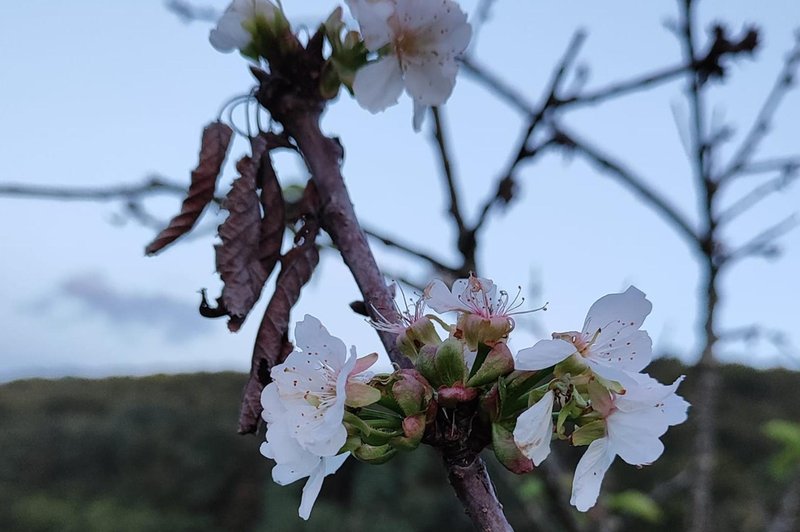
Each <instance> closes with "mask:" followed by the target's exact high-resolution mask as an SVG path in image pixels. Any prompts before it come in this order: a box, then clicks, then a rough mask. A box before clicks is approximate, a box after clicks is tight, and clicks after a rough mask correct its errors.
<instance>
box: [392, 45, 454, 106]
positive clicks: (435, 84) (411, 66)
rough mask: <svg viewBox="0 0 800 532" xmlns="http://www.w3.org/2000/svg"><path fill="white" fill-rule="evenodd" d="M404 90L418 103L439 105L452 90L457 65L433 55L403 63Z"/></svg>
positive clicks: (452, 61)
mask: <svg viewBox="0 0 800 532" xmlns="http://www.w3.org/2000/svg"><path fill="white" fill-rule="evenodd" d="M404 67H405V69H404V76H403V79H404V81H405V85H406V91H407V92H408V94H409V95H410V96H411V97H412V98H413V99H414V102H415V103H419V104H420V105H427V106H431V105H441V104H443V103H444V102H445V101H447V98H449V97H450V94H451V93H452V92H453V87H454V86H455V84H456V74H457V73H458V65H457V64H456V62H455V61H454V60H446V59H442V58H441V57H437V56H434V55H430V56H426V57H423V58H419V59H417V60H415V61H414V62H411V61H408V62H406V63H405V64H404Z"/></svg>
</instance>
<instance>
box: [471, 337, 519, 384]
mask: <svg viewBox="0 0 800 532" xmlns="http://www.w3.org/2000/svg"><path fill="white" fill-rule="evenodd" d="M512 371H514V356H513V355H512V354H511V351H509V349H508V346H507V345H506V344H504V343H499V344H495V346H494V347H492V350H491V351H489V354H488V355H486V359H485V360H484V361H483V364H481V367H480V368H478V371H476V372H475V374H474V375H473V376H472V377H470V378H469V380H468V381H467V386H482V385H484V384H489V383H490V382H494V381H496V380H497V379H498V378H499V377H503V376H505V375H508V374H509V373H511V372H512Z"/></svg>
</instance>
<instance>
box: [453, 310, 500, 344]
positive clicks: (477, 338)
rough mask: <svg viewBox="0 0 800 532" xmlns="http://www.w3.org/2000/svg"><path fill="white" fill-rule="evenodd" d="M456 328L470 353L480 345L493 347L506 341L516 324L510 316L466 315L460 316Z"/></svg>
mask: <svg viewBox="0 0 800 532" xmlns="http://www.w3.org/2000/svg"><path fill="white" fill-rule="evenodd" d="M456 327H457V329H458V331H460V332H461V336H462V338H463V339H464V341H465V342H466V344H467V347H468V348H469V349H470V351H475V350H476V349H477V348H478V344H487V345H492V344H494V343H497V342H499V341H501V340H504V339H505V338H506V337H507V336H508V333H510V332H511V330H512V329H513V328H514V322H513V321H512V320H511V318H509V317H508V316H490V317H483V316H480V315H478V314H468V313H464V314H461V316H459V318H458V323H457V325H456Z"/></svg>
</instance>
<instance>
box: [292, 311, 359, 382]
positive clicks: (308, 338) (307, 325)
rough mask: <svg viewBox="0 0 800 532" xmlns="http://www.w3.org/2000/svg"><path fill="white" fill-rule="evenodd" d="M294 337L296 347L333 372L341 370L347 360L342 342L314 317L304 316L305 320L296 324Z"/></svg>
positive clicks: (345, 349) (345, 348)
mask: <svg viewBox="0 0 800 532" xmlns="http://www.w3.org/2000/svg"><path fill="white" fill-rule="evenodd" d="M294 337H295V343H296V345H297V347H299V348H300V349H302V350H303V352H304V353H305V354H306V355H307V356H313V357H317V358H318V359H319V360H320V361H321V362H322V363H324V364H325V365H326V366H330V367H331V368H333V369H335V370H341V369H342V366H343V365H344V363H345V360H347V347H346V346H345V345H344V342H342V341H341V340H339V339H338V338H336V337H335V336H333V335H331V334H330V333H329V332H328V330H327V329H326V328H325V327H323V325H322V324H321V323H320V321H319V320H318V319H317V318H315V317H314V316H311V315H309V314H306V316H305V319H303V321H300V322H298V323H297V325H296V326H295V329H294ZM287 360H288V359H287Z"/></svg>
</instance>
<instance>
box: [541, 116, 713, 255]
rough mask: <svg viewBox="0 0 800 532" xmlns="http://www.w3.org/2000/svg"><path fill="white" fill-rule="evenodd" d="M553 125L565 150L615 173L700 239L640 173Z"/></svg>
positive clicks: (693, 241)
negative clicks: (637, 173)
mask: <svg viewBox="0 0 800 532" xmlns="http://www.w3.org/2000/svg"><path fill="white" fill-rule="evenodd" d="M554 129H555V131H556V133H555V137H556V142H558V144H560V145H562V146H563V147H564V148H566V149H568V150H574V151H576V152H578V153H579V154H581V155H583V156H584V157H586V158H587V159H588V160H589V161H590V162H592V163H594V164H595V165H596V166H597V167H599V169H600V170H602V171H605V172H606V173H608V174H610V175H611V176H613V177H616V178H617V180H618V181H620V182H621V183H622V184H623V185H625V186H627V187H628V188H630V189H631V190H633V192H634V193H636V195H638V196H639V197H640V198H641V199H642V200H643V201H644V202H645V203H646V204H647V205H650V206H651V207H653V208H654V209H655V210H656V211H657V212H659V213H661V215H663V216H664V217H665V218H666V219H667V221H669V222H670V223H671V224H672V225H673V226H674V227H675V228H676V229H678V232H679V233H681V234H682V235H683V236H684V237H685V238H686V239H687V240H688V241H689V242H690V243H691V244H694V245H697V244H698V243H699V237H698V235H697V234H696V233H695V230H694V229H692V227H691V225H689V222H688V221H687V220H686V218H685V216H684V215H683V214H681V213H680V212H679V211H678V210H677V209H676V208H675V207H673V206H672V205H670V204H669V203H668V202H667V200H666V199H665V198H662V197H661V195H659V194H658V193H657V192H656V191H655V190H653V189H651V188H650V187H649V186H648V185H647V184H646V181H645V180H644V179H643V178H642V177H640V176H638V175H636V174H635V173H634V172H633V171H632V170H630V169H628V168H626V167H625V166H623V164H622V163H620V162H618V161H614V160H612V159H611V158H610V157H609V156H607V155H606V154H604V153H603V152H601V151H600V150H598V149H597V148H595V147H594V146H591V145H590V144H588V142H587V141H585V140H582V139H578V138H577V137H576V136H575V135H574V134H573V133H567V132H566V131H565V130H564V129H563V128H562V127H561V126H555V127H554Z"/></svg>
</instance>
